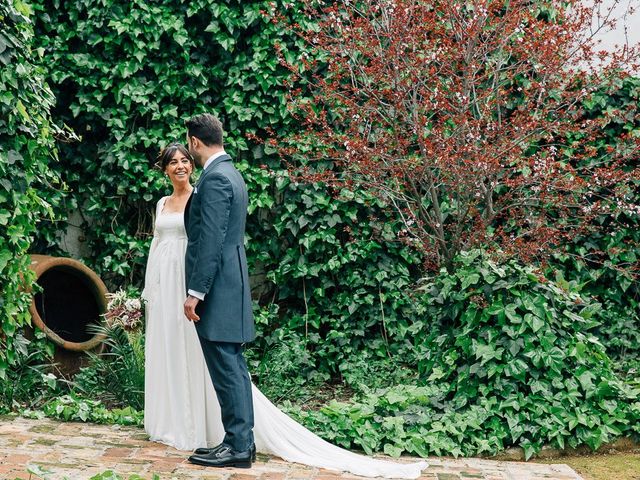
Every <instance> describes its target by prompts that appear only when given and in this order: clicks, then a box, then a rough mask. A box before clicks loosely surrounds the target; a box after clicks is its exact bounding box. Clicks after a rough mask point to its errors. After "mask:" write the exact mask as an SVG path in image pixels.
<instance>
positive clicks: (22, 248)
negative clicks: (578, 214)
mask: <svg viewBox="0 0 640 480" xmlns="http://www.w3.org/2000/svg"><path fill="white" fill-rule="evenodd" d="M31 14H32V12H31V10H30V9H29V7H28V6H27V5H26V4H25V3H23V2H18V1H13V0H9V1H3V2H1V3H0V24H2V33H0V381H2V382H8V381H9V380H8V378H7V375H8V372H7V370H8V369H10V368H12V367H16V368H17V369H21V368H22V366H21V364H22V362H23V361H24V358H23V357H24V356H25V355H29V354H27V353H26V343H25V340H24V337H19V336H17V332H19V331H20V329H21V328H22V327H24V326H25V325H29V323H30V316H29V312H28V308H29V304H30V303H31V295H30V294H29V293H28V292H27V289H26V288H25V287H30V286H31V284H32V283H33V282H34V280H35V276H34V274H33V272H32V271H31V270H30V268H29V265H30V259H29V257H28V256H27V255H26V254H27V253H28V252H29V251H30V248H31V245H32V242H33V239H34V236H35V234H36V231H37V225H38V222H39V221H40V220H41V219H43V218H45V217H47V218H54V219H55V218H58V213H59V211H58V205H59V203H60V198H61V196H62V193H61V192H60V190H62V188H61V187H62V185H61V183H60V178H59V176H58V174H57V173H56V172H55V169H54V168H52V167H53V166H54V164H55V162H56V158H57V157H56V149H55V145H54V141H53V140H54V139H53V137H54V135H57V134H61V133H62V132H61V131H60V129H59V128H58V127H56V125H55V124H54V123H53V122H52V121H51V117H50V115H49V111H50V109H51V107H52V106H53V104H54V98H53V95H52V94H51V90H49V87H48V85H47V83H46V81H45V75H44V71H43V68H42V66H41V63H42V62H43V58H42V51H41V50H39V49H36V48H33V41H34V35H33V26H32V23H31V20H30V16H31ZM16 342H18V343H16ZM43 345H44V340H39V341H38V342H37V345H34V346H33V349H32V351H33V352H36V351H38V350H41V349H43ZM18 349H21V352H18V351H17V350H18ZM47 350H48V351H49V350H50V349H47ZM18 374H19V373H17V372H13V374H11V375H12V376H13V378H14V380H15V375H18ZM6 388H9V389H11V386H8V387H6ZM10 396H11V395H10Z"/></svg>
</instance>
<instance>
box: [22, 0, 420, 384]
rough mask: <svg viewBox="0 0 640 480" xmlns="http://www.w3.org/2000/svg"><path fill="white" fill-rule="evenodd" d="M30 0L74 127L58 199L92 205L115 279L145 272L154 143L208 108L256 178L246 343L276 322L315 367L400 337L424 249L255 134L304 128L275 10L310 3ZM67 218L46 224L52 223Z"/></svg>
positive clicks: (265, 337)
mask: <svg viewBox="0 0 640 480" xmlns="http://www.w3.org/2000/svg"><path fill="white" fill-rule="evenodd" d="M34 5H35V7H34V8H36V10H37V18H38V21H37V31H38V39H39V45H40V46H41V47H42V48H43V49H44V50H45V52H46V55H47V59H48V64H49V73H48V78H49V80H50V82H51V84H52V88H53V90H54V93H55V95H56V98H57V105H56V108H55V110H54V116H55V118H56V120H57V121H59V122H64V123H66V124H68V125H70V126H71V127H72V128H73V130H74V131H75V132H77V134H78V135H81V136H82V141H80V142H76V143H70V144H65V145H62V146H61V152H60V164H59V167H58V172H59V174H60V175H61V176H62V178H64V180H65V181H66V182H67V183H68V184H69V186H70V189H71V193H70V195H69V196H68V197H67V199H66V202H67V203H66V208H67V209H68V210H69V211H77V212H79V213H80V215H81V216H82V217H83V218H84V219H85V220H86V221H85V222H84V224H83V225H81V226H82V227H83V229H84V237H85V245H86V247H87V251H89V252H91V253H90V255H89V256H88V257H86V258H84V260H85V261H86V262H87V263H88V264H89V265H90V266H91V267H92V268H94V269H95V270H96V271H97V272H98V273H100V274H101V276H102V278H103V279H105V280H106V281H107V282H108V283H109V284H110V286H111V287H112V288H115V287H117V286H121V285H123V284H133V285H137V286H140V285H141V281H142V274H143V271H144V264H145V260H146V255H147V249H148V245H149V241H150V234H151V230H152V217H151V215H152V211H153V208H154V205H155V202H156V200H157V199H158V198H160V197H161V196H163V195H166V194H168V193H169V192H170V185H169V184H168V183H167V182H166V181H165V180H164V178H163V176H162V175H161V173H160V172H159V171H157V170H156V169H154V161H155V156H156V154H157V152H158V151H159V150H160V148H162V147H163V146H164V145H166V144H168V143H169V142H172V141H176V140H177V141H183V139H184V133H185V129H184V119H186V118H188V117H189V116H191V115H193V114H196V113H199V112H203V111H208V112H214V113H216V114H217V115H219V116H220V118H221V119H222V120H223V123H224V125H225V127H226V135H227V137H226V148H227V150H228V151H229V153H230V154H231V155H232V156H233V157H234V158H235V159H236V162H237V165H238V167H239V169H240V170H241V171H242V173H243V175H244V177H245V179H246V180H247V183H248V186H249V193H250V202H251V203H250V217H249V221H248V226H247V232H248V238H247V241H248V254H249V259H250V271H251V272H252V274H253V278H252V285H253V286H254V287H255V291H254V297H255V298H257V299H258V300H259V303H260V306H262V307H263V311H262V312H261V313H260V314H259V315H258V321H259V328H260V329H261V335H260V338H261V339H262V340H261V343H259V344H257V345H256V347H255V348H256V349H258V350H261V351H262V352H263V353H266V351H267V350H268V349H269V348H270V347H269V345H270V344H271V343H270V338H277V339H278V343H279V344H282V343H283V342H284V343H285V344H286V343H287V342H290V343H291V344H300V343H302V344H304V345H305V348H306V349H307V351H310V352H313V355H312V356H311V357H309V358H310V359H309V365H308V366H309V367H310V370H311V369H312V368H311V367H313V368H314V369H315V368H316V367H320V370H322V371H325V372H336V371H337V370H338V369H339V368H340V365H341V364H343V363H344V362H345V360H346V359H347V358H350V357H351V356H352V355H353V354H355V353H357V352H362V351H364V350H366V351H367V352H369V353H368V355H373V356H387V355H388V350H389V349H393V348H397V347H394V346H393V345H394V343H395V342H393V337H394V335H396V334H397V335H398V338H401V337H402V336H403V335H404V332H405V331H406V328H407V327H408V324H409V322H410V320H409V319H407V318H406V317H405V315H404V314H403V313H402V308H403V306H404V305H405V304H406V299H405V298H404V297H403V294H402V291H401V289H402V287H403V286H405V285H407V284H409V283H410V282H411V281H412V271H414V270H416V271H417V269H414V267H413V265H417V264H418V262H419V258H418V257H417V255H416V254H415V253H412V252H410V251H409V250H408V249H407V248H405V247H404V246H403V245H401V244H398V243H397V242H396V241H395V236H394V234H393V223H392V222H391V221H390V219H389V218H387V217H386V214H385V213H384V211H383V209H381V208H377V207H376V206H375V204H373V203H372V200H371V199H368V198H365V197H364V196H362V195H358V194H356V195H353V194H352V195H351V198H350V199H347V200H344V201H340V202H337V201H335V200H334V197H333V192H330V191H328V190H326V189H325V188H323V187H322V186H319V185H316V186H309V185H297V184H292V183H291V181H290V179H289V177H288V175H287V173H286V169H285V167H284V165H283V164H282V163H281V161H280V159H279V158H278V156H277V155H276V154H275V145H272V144H269V143H267V144H262V143H261V142H257V141H254V140H252V139H253V138H254V136H257V137H261V138H266V137H268V136H270V135H269V134H273V133H274V134H275V138H276V139H278V138H283V137H284V136H286V135H288V134H289V133H290V132H292V131H293V130H295V129H296V128H297V123H296V121H295V120H294V119H293V118H292V117H291V116H290V115H289V113H288V110H287V94H288V92H289V88H290V86H289V85H288V84H287V81H288V79H289V78H290V71H289V70H288V69H287V68H286V67H284V66H282V65H281V64H280V61H279V59H278V56H277V54H276V51H277V50H279V51H280V54H281V55H283V56H284V57H285V58H286V59H287V60H288V61H289V62H297V61H298V60H297V59H299V58H300V57H301V56H302V55H308V54H309V51H308V47H307V46H305V44H304V42H303V41H302V40H301V39H300V38H299V37H298V36H297V35H295V34H293V33H292V32H291V31H290V30H287V29H285V28H283V27H282V25H281V22H280V21H278V22H275V21H274V15H275V12H276V11H278V12H279V13H284V15H285V18H284V21H285V23H286V22H288V23H290V24H294V23H297V24H299V25H301V26H302V27H307V28H311V27H312V25H311V24H310V23H309V22H310V20H309V19H308V18H306V17H305V16H304V15H303V14H302V13H301V12H300V11H299V10H298V9H296V8H295V6H293V4H292V3H290V2H286V1H283V0H279V1H275V2H270V1H239V0H228V1H224V2H220V1H213V0H196V1H190V2H185V1H180V0H172V1H167V2H161V3H157V2H148V1H144V0H137V1H123V0H107V1H103V0H89V1H86V0H83V1H79V0H76V1H67V2H64V3H63V2H58V1H54V0H37V1H36V2H34ZM373 214H375V216H376V218H372V215H373ZM64 229H65V225H60V224H53V225H50V226H49V228H48V232H49V233H47V237H48V238H51V237H52V236H53V235H54V234H56V232H57V234H59V233H60V232H61V231H63V230H64ZM39 247H40V248H42V249H43V250H47V251H55V248H53V249H52V248H51V247H49V246H48V245H47V242H45V241H43V242H41V243H40V244H39ZM365 347H366V348H365Z"/></svg>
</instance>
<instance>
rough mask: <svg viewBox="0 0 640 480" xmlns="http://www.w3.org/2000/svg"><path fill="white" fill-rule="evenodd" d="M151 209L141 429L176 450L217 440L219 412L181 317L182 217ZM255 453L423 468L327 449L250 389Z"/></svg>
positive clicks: (356, 469)
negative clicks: (152, 233)
mask: <svg viewBox="0 0 640 480" xmlns="http://www.w3.org/2000/svg"><path fill="white" fill-rule="evenodd" d="M165 201H166V197H165V198H163V199H161V200H160V201H159V202H158V205H157V207H156V223H155V228H154V236H153V241H152V243H151V248H150V251H149V258H148V260H147V271H146V275H145V287H144V291H143V294H142V296H143V298H144V299H145V300H146V302H147V308H146V338H145V410H144V427H145V430H146V431H147V433H148V434H149V436H150V438H151V440H153V441H157V442H162V443H164V444H167V445H171V446H173V447H175V448H177V449H179V450H194V449H195V448H198V447H204V446H214V445H217V444H218V443H220V442H221V441H222V439H223V437H224V429H223V427H222V421H221V417H220V406H219V405H218V400H217V397H216V394H215V391H214V389H213V385H212V383H211V378H210V377H209V372H208V370H207V367H206V364H205V361H204V357H203V355H202V350H201V347H200V342H199V341H198V335H197V333H196V329H195V327H194V325H193V323H191V322H189V321H188V320H187V319H186V318H185V317H184V314H183V303H184V300H185V273H184V261H185V257H184V255H185V253H184V252H185V249H186V242H187V237H186V233H185V230H184V223H183V216H182V213H166V212H163V208H164V203H165ZM252 394H253V406H254V416H255V426H254V437H255V442H256V449H257V450H258V452H263V453H268V454H272V455H276V456H278V457H281V458H282V459H284V460H287V461H290V462H297V463H302V464H305V465H310V466H314V467H320V468H326V469H329V470H337V471H347V472H351V473H353V474H356V475H362V476H365V477H386V478H418V477H419V476H420V473H421V471H422V469H424V468H426V467H427V463H426V462H417V463H408V464H407V463H404V464H403V463H397V462H393V461H386V460H378V459H374V458H370V457H367V456H365V455H358V454H356V453H353V452H350V451H348V450H345V449H342V448H340V447H337V446H335V445H332V444H330V443H328V442H326V441H325V440H323V439H321V438H320V437H318V436H317V435H315V434H314V433H312V432H310V431H309V430H308V429H306V428H305V427H303V426H302V425H300V424H299V423H297V422H296V421H295V420H293V419H292V418H290V417H289V416H287V415H286V414H285V413H283V412H282V411H281V410H280V409H278V408H277V407H276V406H275V405H273V404H272V403H271V402H270V401H269V399H267V398H266V397H265V396H264V395H263V394H262V393H261V392H260V390H258V388H256V387H255V385H252Z"/></svg>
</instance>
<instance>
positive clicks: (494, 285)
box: [298, 252, 640, 458]
mask: <svg viewBox="0 0 640 480" xmlns="http://www.w3.org/2000/svg"><path fill="white" fill-rule="evenodd" d="M564 286H565V288H564V289H563V288H561V287H560V286H559V285H557V284H555V283H554V282H552V281H549V280H548V279H545V278H544V277H542V275H541V274H540V273H539V272H538V271H536V270H535V269H533V268H531V267H523V266H521V265H519V264H518V263H516V262H515V261H513V260H510V261H508V262H507V263H504V264H499V263H496V262H495V261H492V260H489V259H487V258H486V257H485V256H484V255H482V254H481V253H479V252H471V253H465V254H463V255H461V256H460V257H459V258H458V268H457V269H456V271H455V272H454V273H448V272H446V271H442V272H440V274H439V275H438V276H436V277H435V278H433V279H429V280H426V281H425V283H424V285H422V287H421V291H422V297H421V298H420V299H419V305H420V309H421V315H422V318H424V322H423V324H422V325H421V324H420V322H416V323H414V324H413V325H412V327H410V328H409V331H410V332H411V334H412V342H413V344H414V347H413V349H412V351H413V355H414V356H413V360H414V361H415V363H416V366H417V368H418V370H419V371H420V372H421V374H422V377H421V378H422V381H421V382H420V383H419V385H422V386H419V385H418V386H407V385H399V386H396V387H391V388H389V389H386V390H382V391H378V392H370V393H367V394H364V395H363V396H360V397H357V398H356V399H355V400H354V401H352V402H351V403H342V404H341V403H333V404H330V405H328V406H327V407H325V408H323V409H321V410H320V411H318V412H298V415H299V416H300V418H301V419H302V421H304V422H305V423H306V424H307V425H308V426H309V427H310V428H312V429H314V430H316V431H318V432H319V433H321V434H322V435H324V436H325V437H326V438H328V439H331V440H335V441H338V442H339V443H341V444H343V445H345V446H360V447H362V448H363V449H365V450H366V451H379V450H382V451H385V452H386V453H389V454H393V455H397V454H400V453H402V452H408V453H415V454H418V455H427V454H434V453H435V454H438V455H440V454H452V455H477V454H480V453H497V452H498V451H500V450H502V449H504V448H507V447H509V446H520V447H522V448H523V449H524V451H525V454H526V456H527V458H529V457H530V456H531V455H532V454H534V453H535V452H537V451H539V450H540V448H541V447H542V446H543V445H545V444H551V445H552V446H555V447H559V448H565V447H566V446H570V447H575V446H578V445H581V444H586V445H589V446H590V447H591V448H594V449H595V448H597V447H599V446H600V445H601V444H602V443H604V442H608V441H610V440H612V439H614V438H616V437H618V436H622V435H633V434H635V435H637V434H640V401H639V393H640V392H639V391H634V390H633V389H632V388H631V387H630V386H629V385H625V383H624V382H623V381H621V380H620V379H619V378H617V377H616V375H615V373H614V372H613V366H612V364H611V361H610V360H609V358H608V357H607V356H606V354H605V351H604V348H603V346H602V344H601V343H600V342H599V341H598V339H597V338H596V337H595V336H594V335H593V334H592V333H590V330H592V329H593V328H594V327H596V326H597V325H598V314H599V311H600V306H599V305H598V304H597V303H595V302H593V301H591V300H590V299H589V298H588V297H582V296H581V295H580V294H579V293H578V292H577V291H576V289H575V285H574V284H565V285H564Z"/></svg>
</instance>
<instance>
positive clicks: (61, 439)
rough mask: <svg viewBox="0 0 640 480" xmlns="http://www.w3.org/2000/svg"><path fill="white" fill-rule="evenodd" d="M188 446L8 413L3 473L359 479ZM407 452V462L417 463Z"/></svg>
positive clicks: (489, 465) (488, 479) (471, 463)
mask: <svg viewBox="0 0 640 480" xmlns="http://www.w3.org/2000/svg"><path fill="white" fill-rule="evenodd" d="M187 455H188V452H181V451H178V450H176V449H174V448H170V447H167V446H164V445H161V444H158V443H153V442H149V441H148V440H147V436H146V435H145V433H144V431H143V430H141V429H139V428H131V427H119V426H104V425H94V424H83V423H61V422H56V421H52V420H48V419H45V420H29V419H24V418H20V417H11V416H6V417H0V479H11V480H13V479H15V478H16V477H21V478H24V479H28V478H29V474H28V473H27V470H26V469H27V466H29V465H38V466H40V467H42V468H45V469H47V470H49V471H51V472H53V473H52V474H51V475H50V476H49V477H48V478H49V479H50V480H62V479H64V478H65V477H68V478H69V479H72V480H76V479H77V480H87V479H89V478H90V477H91V476H93V475H95V474H97V473H101V472H104V471H105V470H113V471H114V472H116V473H118V474H120V475H122V476H125V475H129V474H133V473H137V474H138V475H141V476H142V477H144V478H147V479H151V476H152V473H157V474H159V475H160V477H161V478H162V479H163V480H170V479H202V480H214V479H215V480H358V479H362V478H363V477H357V476H353V475H348V474H340V473H336V472H331V471H328V470H323V469H318V468H312V467H306V466H304V465H299V464H292V463H286V462H284V461H282V460H281V459H279V458H277V457H271V456H267V455H261V454H258V460H257V462H256V463H255V464H254V465H253V468H251V469H247V470H244V469H238V470H236V469H211V468H205V467H198V466H195V465H191V464H189V463H188V462H187V461H186V457H187ZM411 460H412V459H410V458H403V459H402V460H399V461H411ZM428 461H429V468H427V469H426V470H425V471H424V472H423V475H422V477H421V479H424V480H426V479H431V480H464V479H483V480H542V479H545V480H550V479H553V480H581V477H580V476H578V475H577V474H576V473H575V472H574V471H573V470H572V469H571V468H569V467H568V466H567V465H541V464H535V463H522V462H496V461H491V460H482V459H473V458H471V459H457V460H454V459H449V458H430V459H428Z"/></svg>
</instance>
